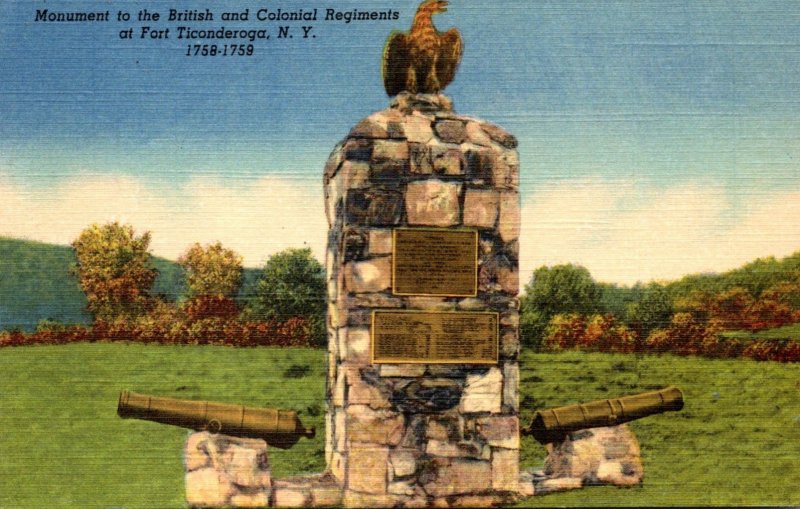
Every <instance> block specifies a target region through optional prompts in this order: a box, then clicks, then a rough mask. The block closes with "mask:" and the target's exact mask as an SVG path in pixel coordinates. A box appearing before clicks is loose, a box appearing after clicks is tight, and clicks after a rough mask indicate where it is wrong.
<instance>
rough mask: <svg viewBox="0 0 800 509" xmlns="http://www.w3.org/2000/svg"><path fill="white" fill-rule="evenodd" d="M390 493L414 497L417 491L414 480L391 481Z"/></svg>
mask: <svg viewBox="0 0 800 509" xmlns="http://www.w3.org/2000/svg"><path fill="white" fill-rule="evenodd" d="M388 491H389V494H390V495H399V496H403V497H413V496H414V493H415V492H416V490H415V488H414V483H413V482H412V481H395V482H392V483H389V490H388Z"/></svg>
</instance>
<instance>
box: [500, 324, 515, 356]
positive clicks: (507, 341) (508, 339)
mask: <svg viewBox="0 0 800 509" xmlns="http://www.w3.org/2000/svg"><path fill="white" fill-rule="evenodd" d="M519 350H520V344H519V333H518V331H517V329H513V330H504V331H501V332H500V357H501V358H503V359H516V358H517V356H518V355H519Z"/></svg>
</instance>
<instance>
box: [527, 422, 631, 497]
mask: <svg viewBox="0 0 800 509" xmlns="http://www.w3.org/2000/svg"><path fill="white" fill-rule="evenodd" d="M643 475H644V469H643V468H642V460H641V451H640V448H639V441H638V440H637V439H636V435H634V434H633V432H631V430H630V428H629V427H628V425H627V424H621V425H619V426H610V427H602V428H591V429H584V430H579V431H575V432H573V433H570V434H569V435H568V436H567V437H566V438H565V439H564V440H563V441H561V442H558V443H553V444H547V458H546V459H545V463H544V468H543V469H542V470H540V471H538V472H531V473H529V475H527V476H523V481H522V482H524V483H525V484H532V490H531V491H532V492H534V493H535V494H536V495H543V494H546V493H552V492H556V491H565V490H570V489H576V488H581V487H583V486H591V485H612V486H623V487H627V486H636V485H638V484H640V483H641V482H642V477H643ZM525 488H526V489H527V490H530V487H529V486H526V487H525ZM523 491H526V490H523Z"/></svg>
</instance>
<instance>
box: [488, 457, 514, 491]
mask: <svg viewBox="0 0 800 509" xmlns="http://www.w3.org/2000/svg"><path fill="white" fill-rule="evenodd" d="M518 488H519V449H495V450H493V451H492V489H495V490H498V491H517V490H518Z"/></svg>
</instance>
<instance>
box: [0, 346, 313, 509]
mask: <svg viewBox="0 0 800 509" xmlns="http://www.w3.org/2000/svg"><path fill="white" fill-rule="evenodd" d="M324 357H325V354H324V352H323V351H321V350H306V349H297V350H295V349H267V348H261V349H234V348H225V347H179V346H155V345H154V346H145V345H132V344H130V345H127V344H75V345H68V346H42V347H23V348H6V349H2V350H0V373H2V376H0V507H2V508H6V509H10V508H17V507H20V508H21V507H36V508H42V507H54V508H55V507H75V508H90V507H125V508H135V507H159V508H168V507H170V508H171V507H184V505H185V503H184V498H183V496H184V494H183V483H184V480H183V465H182V447H183V443H184V440H185V439H186V435H187V433H188V431H187V430H184V429H182V428H176V427H171V426H164V425H160V424H156V423H151V422H147V421H139V420H122V419H120V418H119V417H117V415H116V407H117V398H118V396H119V392H120V391H121V390H123V389H130V390H133V391H137V392H143V393H149V394H158V395H163V396H169V397H177V398H186V399H208V400H215V401H223V402H230V403H236V404H245V405H255V406H272V407H278V408H287V409H294V410H298V411H300V412H301V419H302V421H303V424H305V425H307V426H308V425H313V426H316V428H317V430H318V433H317V437H316V438H315V439H313V440H306V439H302V440H301V441H300V442H299V443H298V444H297V445H296V446H295V447H294V448H292V449H291V450H289V451H282V450H279V449H274V448H273V449H271V450H270V464H271V467H272V471H273V474H274V475H277V476H286V475H289V474H294V473H297V472H302V471H308V472H314V471H321V470H322V469H323V468H324V461H325V460H324V451H323V443H324V442H323V437H324V435H325V432H324V429H325V427H324V409H325V405H324V397H325V392H324V386H325V382H324V380H325V366H326V363H325V359H324ZM293 365H299V366H301V365H307V366H310V367H311V368H310V370H309V372H308V373H307V375H306V376H304V377H298V378H285V377H284V371H285V370H286V368H287V367H288V366H293ZM312 414H313V415H312Z"/></svg>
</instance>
